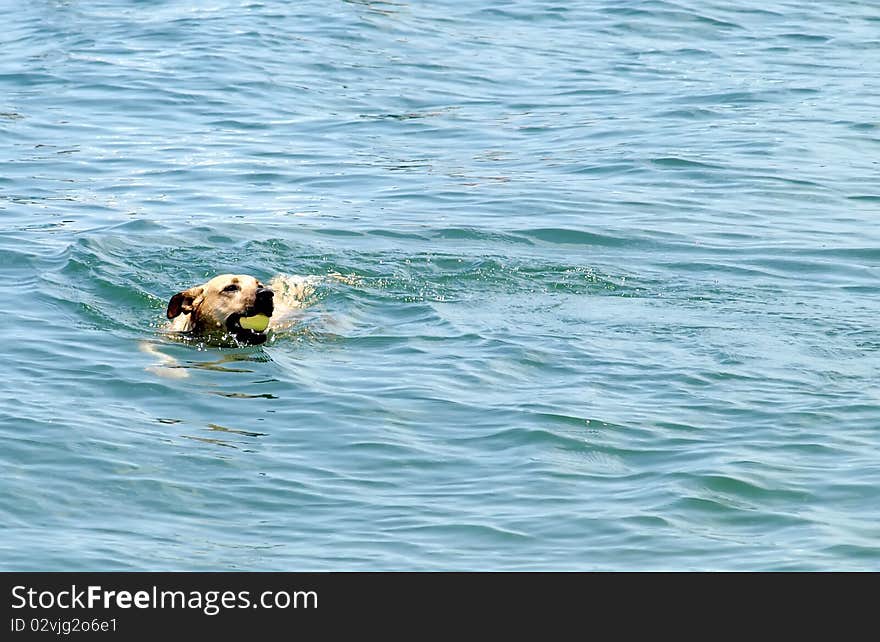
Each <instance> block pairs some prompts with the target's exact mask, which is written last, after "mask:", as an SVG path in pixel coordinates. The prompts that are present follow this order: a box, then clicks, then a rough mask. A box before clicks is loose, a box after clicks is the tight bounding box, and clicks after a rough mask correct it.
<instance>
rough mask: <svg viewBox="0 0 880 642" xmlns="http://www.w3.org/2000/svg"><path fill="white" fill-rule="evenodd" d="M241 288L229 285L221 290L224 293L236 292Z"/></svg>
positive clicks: (232, 284)
mask: <svg viewBox="0 0 880 642" xmlns="http://www.w3.org/2000/svg"><path fill="white" fill-rule="evenodd" d="M240 289H241V288H240V287H238V286H237V285H235V283H230V284H229V285H227V286H226V287H225V288H223V291H224V292H238V291H239V290H240Z"/></svg>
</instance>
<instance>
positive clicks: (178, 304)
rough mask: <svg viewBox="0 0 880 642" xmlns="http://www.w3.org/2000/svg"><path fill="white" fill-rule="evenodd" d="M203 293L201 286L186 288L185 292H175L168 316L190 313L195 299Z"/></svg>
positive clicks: (170, 317) (169, 305)
mask: <svg viewBox="0 0 880 642" xmlns="http://www.w3.org/2000/svg"><path fill="white" fill-rule="evenodd" d="M201 294H202V288H201V286H197V287H194V288H190V289H189V290H184V291H183V292H178V293H177V294H175V295H174V296H173V297H171V300H170V301H169V302H168V312H166V314H167V315H168V318H169V319H173V318H174V317H176V316H177V315H178V314H181V313H182V314H189V313H190V312H192V311H193V301H195V300H196V299H197V298H198V297H199V296H201Z"/></svg>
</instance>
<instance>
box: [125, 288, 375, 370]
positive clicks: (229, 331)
mask: <svg viewBox="0 0 880 642" xmlns="http://www.w3.org/2000/svg"><path fill="white" fill-rule="evenodd" d="M327 279H330V280H333V281H339V282H342V283H347V284H352V285H353V284H356V283H357V282H358V281H357V279H356V277H345V276H342V275H341V274H329V275H327V276H326V277H318V276H291V275H286V274H279V275H278V276H275V277H274V278H272V280H271V281H270V282H269V285H268V287H267V286H266V285H264V284H263V283H262V281H260V280H259V279H257V278H254V277H252V276H249V275H247V274H221V275H220V276H215V277H214V278H213V279H211V280H210V281H207V282H205V283H202V284H201V285H196V286H193V287H191V288H189V289H188V290H183V291H181V292H178V293H177V294H175V295H174V296H173V297H171V300H170V301H169V302H168V309H167V311H166V316H167V317H168V318H169V319H170V320H171V322H170V323H169V324H168V327H167V328H166V330H167V332H169V333H170V334H177V335H181V336H185V337H191V338H195V339H198V340H199V341H200V342H203V343H206V344H209V345H217V346H223V345H227V346H228V345H230V344H231V345H233V346H234V345H242V344H243V345H259V344H262V343H265V342H266V340H267V338H268V335H269V333H270V332H274V333H283V332H285V331H289V330H290V329H291V328H293V327H295V326H296V325H297V323H299V322H300V321H301V311H302V309H303V308H305V307H307V306H308V304H309V302H310V301H311V299H312V295H313V294H314V291H315V287H316V285H318V284H319V283H321V282H322V281H324V280H327ZM258 314H265V315H266V316H267V317H269V325H268V327H267V328H266V329H265V330H264V331H262V332H257V331H255V330H251V329H247V328H243V327H241V324H240V320H241V319H242V318H244V317H250V316H254V315H258ZM140 348H141V350H142V351H143V352H146V353H147V354H150V355H152V356H154V357H156V358H157V359H158V360H159V362H160V363H159V364H157V365H155V366H151V367H149V368H147V370H148V371H150V372H153V373H155V374H159V375H161V376H165V377H188V376H189V374H188V373H187V368H185V367H184V366H182V365H181V364H180V363H178V362H177V360H176V359H174V358H173V357H171V356H169V355H166V354H164V353H163V352H161V350H159V347H158V346H157V345H156V344H155V343H154V342H152V341H142V342H141V344H140Z"/></svg>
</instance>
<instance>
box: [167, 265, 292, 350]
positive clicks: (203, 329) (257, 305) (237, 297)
mask: <svg viewBox="0 0 880 642" xmlns="http://www.w3.org/2000/svg"><path fill="white" fill-rule="evenodd" d="M274 297H275V292H274V291H273V290H272V288H267V287H266V286H265V285H263V284H262V283H261V282H260V281H259V280H257V279H255V278H254V277H252V276H248V275H247V274H221V275H220V276H215V277H214V278H213V279H211V280H210V281H208V282H207V283H203V284H202V285H197V286H195V287H191V288H189V289H188V290H184V291H182V292H178V293H177V294H175V295H174V296H173V297H171V300H170V301H169V302H168V311H167V313H166V314H167V315H168V318H169V319H171V330H172V331H174V332H185V333H187V334H190V335H195V336H199V337H204V338H206V339H208V340H212V339H213V340H215V341H222V340H224V339H228V338H230V337H234V338H235V340H236V341H238V342H239V343H243V344H245V345H258V344H260V343H264V342H265V341H266V331H265V330H264V331H262V332H258V331H256V330H252V329H248V328H243V327H242V326H241V324H240V320H241V319H242V318H244V317H252V316H254V315H258V314H263V315H265V316H267V317H269V318H270V322H271V318H272V314H273V313H274V312H275V303H274Z"/></svg>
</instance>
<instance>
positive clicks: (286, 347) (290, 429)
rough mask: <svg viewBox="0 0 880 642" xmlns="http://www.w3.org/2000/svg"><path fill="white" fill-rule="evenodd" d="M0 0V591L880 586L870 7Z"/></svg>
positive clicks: (878, 208)
mask: <svg viewBox="0 0 880 642" xmlns="http://www.w3.org/2000/svg"><path fill="white" fill-rule="evenodd" d="M0 8H2V14H3V16H4V21H3V24H4V28H3V30H2V32H0V52H2V54H0V231H2V234H0V266H2V272H0V274H2V279H0V308H2V310H3V314H2V315H0V328H2V336H3V339H4V340H3V341H2V343H0V360H2V364H3V367H4V371H5V376H4V377H3V378H2V380H0V393H2V394H0V440H2V441H0V446H2V447H0V462H2V467H3V471H4V474H3V476H2V480H0V525H2V526H0V531H2V537H0V568H2V569H5V570H313V569H317V570H390V569H397V570H414V569H424V570H435V569H438V570H439V569H450V570H462V569H471V570H522V569H529V570H531V569H558V570H644V569H733V570H745V569H748V570H759V569H760V570H763V569H774V570H825V569H841V570H880V462H878V453H880V390H878V385H877V384H878V374H880V329H878V308H880V306H878V296H880V282H878V277H880V226H878V215H880V182H878V170H880V165H878V159H880V120H878V114H880V53H878V52H880V9H878V7H877V5H876V3H874V2H868V1H851V2H843V1H842V2H825V3H805V2H782V1H773V0H770V1H769V2H768V1H767V0H761V1H760V2H759V1H758V0H744V1H742V2H735V3H728V2H720V1H708V0H707V1H698V0H679V1H675V2H666V1H658V0H654V1H627V2H611V1H598V0H597V1H573V2H561V1H559V2H557V1H543V0H519V1H513V2H490V1H489V0H473V1H468V0H455V1H452V0H447V1H440V2H436V1H435V2H421V1H418V2H402V1H401V2H369V1H366V0H364V1H360V2H355V1H353V0H351V1H347V2H346V1H337V0H324V1H322V2H314V1H311V0H304V1H302V2H295V3H286V2H273V1H265V2H256V1H252V2H247V1H245V2H240V1H235V2H233V1H228V0H204V1H196V2H186V3H184V2H172V1H165V2H162V1H155V2H129V1H122V0H105V1H103V2H101V1H91V2H28V3H19V2H11V1H9V0H5V1H3V0H0ZM221 272H245V273H250V274H253V275H255V276H258V277H259V278H262V279H268V278H270V277H271V276H272V275H274V274H277V273H287V274H298V275H314V276H316V277H321V280H320V282H319V284H318V286H317V289H316V291H315V294H314V296H313V298H312V299H311V300H310V302H309V303H310V305H309V307H308V308H307V309H306V310H305V311H304V312H303V315H302V318H301V320H300V323H299V324H298V325H297V326H296V328H295V329H294V331H293V332H290V333H288V334H286V335H278V336H275V337H274V338H273V340H271V341H270V342H269V343H267V344H266V345H265V346H262V347H257V348H242V349H234V348H226V349H221V348H203V349H199V348H198V347H196V346H192V345H185V344H180V343H173V342H169V341H168V340H167V339H165V338H164V337H163V336H162V334H161V332H160V326H161V324H162V321H163V317H164V310H165V306H166V304H167V301H168V299H169V298H170V296H171V295H172V294H174V293H175V292H177V291H178V290H181V289H184V288H187V287H189V286H191V285H194V284H196V283H199V282H201V281H204V280H206V279H207V278H209V277H210V276H212V275H214V274H217V273H221ZM331 273H340V274H344V275H351V276H352V278H351V279H349V280H347V281H340V280H334V279H330V278H324V277H326V276H327V275H329V274H331ZM143 341H152V342H153V343H154V344H155V345H157V346H158V347H159V348H160V350H161V351H162V352H163V353H165V354H167V355H169V356H171V357H173V358H174V359H176V360H177V361H178V362H179V363H180V364H181V365H182V366H184V367H183V368H178V369H177V370H178V371H179V372H184V373H186V374H188V375H189V376H188V377H185V378H169V377H167V376H160V375H159V374H157V373H156V371H155V369H151V367H152V366H155V365H156V357H155V356H153V355H150V354H147V353H144V352H142V351H141V350H140V348H139V346H140V344H141V342H143Z"/></svg>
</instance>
